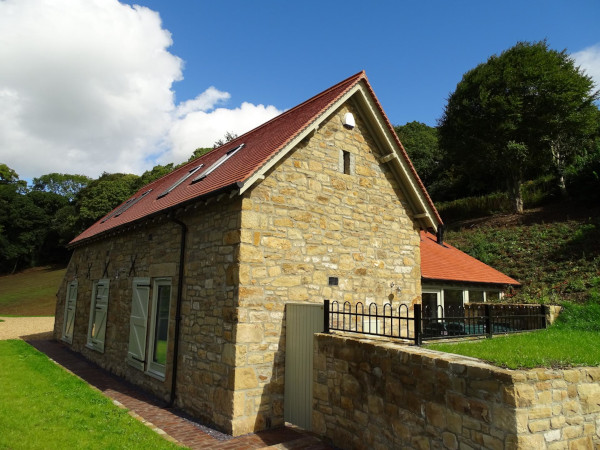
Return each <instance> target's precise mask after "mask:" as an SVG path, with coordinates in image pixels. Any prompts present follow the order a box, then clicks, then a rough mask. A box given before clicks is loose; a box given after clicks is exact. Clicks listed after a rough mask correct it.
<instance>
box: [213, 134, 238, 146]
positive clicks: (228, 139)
mask: <svg viewBox="0 0 600 450" xmlns="http://www.w3.org/2000/svg"><path fill="white" fill-rule="evenodd" d="M237 137H238V135H237V134H236V133H233V132H231V131H227V132H226V133H225V136H223V137H222V138H221V139H219V140H218V141H215V143H214V144H213V148H217V147H220V146H222V145H225V144H227V143H228V142H231V141H233V140H234V139H236V138H237Z"/></svg>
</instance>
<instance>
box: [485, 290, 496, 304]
mask: <svg viewBox="0 0 600 450" xmlns="http://www.w3.org/2000/svg"><path fill="white" fill-rule="evenodd" d="M485 296H486V297H487V301H488V302H493V301H494V300H500V291H487V292H486V293H485Z"/></svg>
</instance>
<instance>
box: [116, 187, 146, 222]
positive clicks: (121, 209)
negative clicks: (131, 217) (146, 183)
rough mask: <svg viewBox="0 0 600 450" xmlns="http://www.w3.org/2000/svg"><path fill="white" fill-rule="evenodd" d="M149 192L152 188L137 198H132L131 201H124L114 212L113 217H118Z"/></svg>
mask: <svg viewBox="0 0 600 450" xmlns="http://www.w3.org/2000/svg"><path fill="white" fill-rule="evenodd" d="M150 192H152V189H148V190H147V191H146V192H144V193H143V194H142V195H140V196H139V197H138V198H134V199H133V200H132V201H130V202H127V203H125V205H123V207H121V208H119V211H118V212H117V213H116V214H115V217H119V216H120V215H121V214H123V213H124V212H125V211H127V210H128V209H129V208H131V207H132V206H133V205H135V204H136V203H137V202H139V201H140V200H141V199H143V198H144V197H145V196H146V195H148V194H149V193H150Z"/></svg>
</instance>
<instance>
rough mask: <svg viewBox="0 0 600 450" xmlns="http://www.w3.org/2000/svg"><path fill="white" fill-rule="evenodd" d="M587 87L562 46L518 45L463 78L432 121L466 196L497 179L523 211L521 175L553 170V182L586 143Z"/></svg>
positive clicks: (591, 95)
mask: <svg viewBox="0 0 600 450" xmlns="http://www.w3.org/2000/svg"><path fill="white" fill-rule="evenodd" d="M593 86H594V85H593V81H592V79H591V78H590V77H589V76H587V75H585V74H584V73H583V72H582V71H581V69H580V68H579V67H577V66H575V64H574V62H573V59H572V58H571V57H569V56H568V55H567V54H566V52H565V51H564V50H563V51H561V52H558V51H556V50H551V49H549V48H548V46H547V44H546V42H544V41H543V42H536V43H528V42H519V43H517V44H516V45H515V46H514V47H512V48H510V49H508V50H506V51H504V52H503V53H501V54H500V55H499V56H496V55H494V56H491V57H490V58H489V59H488V60H487V62H485V63H483V64H480V65H478V66H477V67H475V68H474V69H472V70H470V71H469V72H467V73H465V74H464V75H463V78H462V80H461V81H460V83H458V85H457V86H456V90H455V91H454V92H453V93H452V94H451V95H450V97H449V99H448V103H447V105H446V107H445V110H444V114H443V116H442V118H441V119H440V122H439V132H440V145H441V147H442V149H443V150H444V152H446V153H447V156H448V158H449V160H448V161H449V162H451V164H452V165H453V169H454V170H456V171H457V172H459V173H460V174H461V177H462V181H463V182H464V183H465V186H468V187H469V189H470V190H471V192H470V193H477V192H476V191H478V190H479V191H481V190H485V189H486V188H487V189H490V190H491V189H494V188H495V187H497V186H498V185H500V184H502V183H504V184H505V188H506V189H507V191H508V192H509V194H510V196H511V199H512V203H513V206H514V210H515V211H516V212H522V211H523V200H522V196H521V184H522V182H523V180H524V179H525V178H530V177H535V176H537V175H540V174H541V173H544V172H548V171H550V170H553V171H554V172H555V173H556V175H557V177H558V179H559V180H560V179H562V176H563V175H564V172H565V170H566V168H567V167H568V166H569V165H570V164H571V163H572V162H573V161H574V160H575V158H576V156H577V155H578V154H580V153H581V152H583V151H585V148H587V147H589V146H590V145H592V143H593V137H594V133H595V132H596V126H595V120H596V119H595V118H596V115H597V113H598V109H597V107H596V106H595V105H594V101H595V100H596V99H598V92H594V91H593ZM563 187H564V183H563Z"/></svg>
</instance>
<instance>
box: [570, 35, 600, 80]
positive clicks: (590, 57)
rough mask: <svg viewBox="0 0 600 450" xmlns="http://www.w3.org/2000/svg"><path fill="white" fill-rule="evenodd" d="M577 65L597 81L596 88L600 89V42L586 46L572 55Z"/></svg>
mask: <svg viewBox="0 0 600 450" xmlns="http://www.w3.org/2000/svg"><path fill="white" fill-rule="evenodd" d="M571 56H572V57H573V59H575V62H576V64H577V65H579V66H581V68H582V69H584V70H585V73H586V74H587V75H589V76H590V77H592V79H593V80H594V83H596V89H600V43H598V44H596V45H592V46H591V47H587V48H584V49H583V50H581V51H579V52H577V53H573V54H572V55H571Z"/></svg>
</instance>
